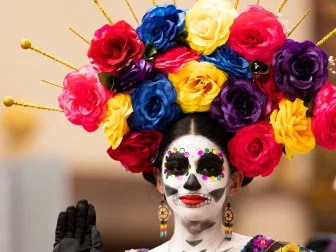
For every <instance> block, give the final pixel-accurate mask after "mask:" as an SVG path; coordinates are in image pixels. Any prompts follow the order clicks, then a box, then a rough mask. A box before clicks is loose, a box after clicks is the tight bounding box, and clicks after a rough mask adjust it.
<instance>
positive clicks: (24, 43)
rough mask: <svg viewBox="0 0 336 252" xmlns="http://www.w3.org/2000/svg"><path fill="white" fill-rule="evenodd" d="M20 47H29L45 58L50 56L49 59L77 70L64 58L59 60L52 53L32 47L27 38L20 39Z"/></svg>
mask: <svg viewBox="0 0 336 252" xmlns="http://www.w3.org/2000/svg"><path fill="white" fill-rule="evenodd" d="M21 47H22V49H25V50H27V49H31V50H33V51H35V52H37V53H39V54H41V55H43V56H45V57H47V58H50V59H52V60H54V61H56V62H58V63H61V64H62V65H64V66H67V67H69V68H71V69H73V70H77V68H76V67H74V66H73V65H71V64H70V63H68V62H66V61H64V60H61V59H59V58H57V57H55V56H53V55H51V54H49V53H47V52H44V51H42V50H41V49H39V48H36V47H34V46H33V45H32V44H31V42H30V40H28V39H24V40H22V41H21Z"/></svg>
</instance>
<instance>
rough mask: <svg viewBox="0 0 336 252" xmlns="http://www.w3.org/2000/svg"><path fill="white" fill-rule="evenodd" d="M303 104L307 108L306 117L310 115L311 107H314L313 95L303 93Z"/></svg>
mask: <svg viewBox="0 0 336 252" xmlns="http://www.w3.org/2000/svg"><path fill="white" fill-rule="evenodd" d="M303 105H304V106H305V107H307V108H308V110H307V112H306V117H312V113H313V107H314V99H313V97H311V96H309V95H307V94H306V93H305V94H304V95H303Z"/></svg>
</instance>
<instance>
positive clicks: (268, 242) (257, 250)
mask: <svg viewBox="0 0 336 252" xmlns="http://www.w3.org/2000/svg"><path fill="white" fill-rule="evenodd" d="M263 251H267V252H310V251H311V250H309V249H307V248H305V247H303V246H301V245H299V244H297V243H292V242H280V241H275V240H273V239H271V238H269V237H267V236H264V235H256V236H254V237H253V238H252V239H251V240H250V241H249V242H248V243H247V244H246V245H245V247H244V248H243V249H242V250H241V252H263Z"/></svg>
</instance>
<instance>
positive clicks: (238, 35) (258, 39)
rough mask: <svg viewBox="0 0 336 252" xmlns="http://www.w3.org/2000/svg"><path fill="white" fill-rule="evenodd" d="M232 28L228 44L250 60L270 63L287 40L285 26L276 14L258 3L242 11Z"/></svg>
mask: <svg viewBox="0 0 336 252" xmlns="http://www.w3.org/2000/svg"><path fill="white" fill-rule="evenodd" d="M230 30H231V34H230V37H229V40H228V42H227V44H228V46H229V47H230V48H231V49H232V50H234V51H235V52H237V53H238V54H239V55H240V56H242V57H244V58H245V59H247V60H248V61H254V60H260V61H262V62H264V63H266V64H270V63H271V62H272V58H273V55H274V54H275V52H276V51H277V50H278V49H279V48H280V47H281V46H282V45H283V44H284V42H285V40H286V35H285V33H284V31H283V26H282V25H281V23H280V22H279V21H278V19H277V18H276V17H275V16H274V14H273V13H271V12H269V11H266V10H265V9H263V8H262V7H260V6H256V5H252V6H249V7H248V9H247V10H246V11H244V12H242V13H241V14H240V15H239V16H238V17H237V18H236V20H235V21H234V23H233V25H232V26H231V29H230Z"/></svg>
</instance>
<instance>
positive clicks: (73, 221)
mask: <svg viewBox="0 0 336 252" xmlns="http://www.w3.org/2000/svg"><path fill="white" fill-rule="evenodd" d="M102 251H103V242H102V240H101V237H100V233H99V232H98V231H97V228H96V212H95V209H94V206H93V205H91V204H89V203H88V202H87V200H81V201H78V203H77V206H76V207H74V206H71V207H68V208H67V210H66V212H61V213H60V214H59V216H58V221H57V226H56V237H55V244H54V250H53V252H102Z"/></svg>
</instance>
